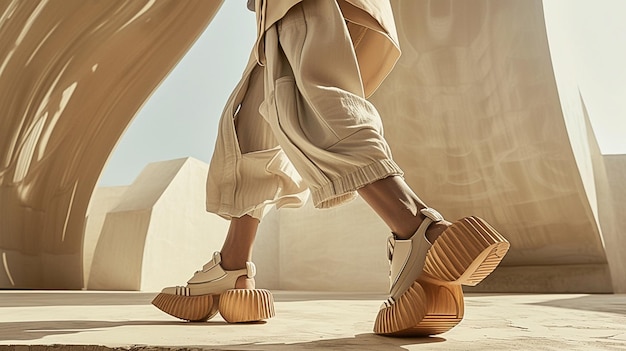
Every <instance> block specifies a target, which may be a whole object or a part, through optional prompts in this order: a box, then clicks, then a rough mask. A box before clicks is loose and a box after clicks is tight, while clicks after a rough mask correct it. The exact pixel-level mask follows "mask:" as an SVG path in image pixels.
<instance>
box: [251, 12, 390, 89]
mask: <svg viewBox="0 0 626 351" xmlns="http://www.w3.org/2000/svg"><path fill="white" fill-rule="evenodd" d="M300 1H302V0H255V12H256V16H257V33H258V34H257V41H256V48H255V55H256V59H257V61H258V62H259V64H261V65H263V64H264V62H265V57H264V51H265V50H264V47H263V40H264V39H263V36H264V34H265V31H266V30H267V29H269V28H270V27H271V26H272V25H273V24H274V23H276V22H277V21H278V20H280V19H281V18H282V17H283V16H284V15H285V14H286V13H287V11H289V9H290V8H291V7H293V6H294V5H296V4H297V3H299V2H300ZM337 2H338V4H339V6H340V7H341V11H342V12H343V15H344V17H345V19H346V20H347V21H349V22H352V23H354V24H357V25H359V26H360V27H362V28H363V29H365V30H364V31H363V32H361V33H359V36H358V40H359V44H358V45H355V46H356V49H355V50H356V56H357V59H358V62H359V68H360V71H361V78H362V79H363V88H364V91H365V97H369V96H370V95H372V94H373V93H374V92H375V91H376V89H377V88H378V87H379V86H380V84H381V83H382V82H383V80H384V79H385V78H386V77H387V75H389V73H390V72H391V70H392V69H393V67H394V66H395V64H396V62H397V61H398V58H399V57H400V45H399V43H398V34H397V32H396V25H395V22H394V19H393V13H392V11H391V4H390V3H389V0H338V1H337Z"/></svg>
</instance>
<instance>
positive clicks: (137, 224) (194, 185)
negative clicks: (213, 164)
mask: <svg viewBox="0 0 626 351" xmlns="http://www.w3.org/2000/svg"><path fill="white" fill-rule="evenodd" d="M208 168H209V167H208V165H207V164H205V163H203V162H200V161H198V160H195V159H192V158H186V159H178V160H171V161H165V162H157V163H152V164H149V165H148V166H146V168H144V170H143V171H142V172H141V174H140V175H139V176H138V177H137V179H136V180H135V181H134V182H133V184H132V185H131V186H129V187H128V189H127V190H126V191H125V192H124V193H123V194H122V195H121V196H120V197H119V199H118V201H117V204H116V205H115V207H113V208H112V209H111V210H109V211H108V212H107V213H106V217H105V220H104V223H103V224H102V226H101V230H100V231H99V232H98V229H100V228H98V226H97V225H95V226H93V229H94V232H89V231H88V232H86V237H90V238H95V237H97V238H98V239H97V244H96V245H95V247H93V251H92V252H89V251H88V249H89V247H87V246H86V247H85V255H86V256H87V255H89V256H92V257H93V260H92V261H91V263H90V264H89V265H88V266H86V267H85V268H86V269H87V268H88V269H89V272H90V274H89V278H88V280H87V281H86V287H87V289H90V290H144V291H158V290H160V289H161V288H162V287H163V286H167V285H173V284H184V283H185V280H186V279H187V278H189V277H190V276H191V273H193V272H194V271H195V270H196V269H198V268H200V267H202V265H203V264H204V263H205V262H206V261H207V260H208V259H209V258H210V257H211V254H212V253H213V251H215V250H217V249H219V248H220V247H221V245H222V242H223V241H224V237H225V236H226V231H227V230H228V222H227V221H226V220H224V219H222V218H220V217H218V216H216V215H214V214H210V213H207V212H206V211H205V210H204V204H205V201H204V200H205V196H204V193H203V192H201V191H198V189H202V188H203V187H204V184H205V182H206V174H207V172H208ZM99 200H100V199H98V198H94V200H93V202H94V203H98V202H100V201H99ZM90 215H91V213H90ZM91 223H92V218H89V220H88V221H87V225H88V227H89V225H90V224H91ZM92 241H95V240H92Z"/></svg>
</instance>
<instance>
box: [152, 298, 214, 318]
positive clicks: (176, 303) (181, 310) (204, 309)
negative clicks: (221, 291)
mask: <svg viewBox="0 0 626 351" xmlns="http://www.w3.org/2000/svg"><path fill="white" fill-rule="evenodd" d="M152 304H153V305H154V306H155V307H156V308H158V309H160V310H161V311H163V312H165V313H167V314H169V315H171V316H174V317H176V318H180V319H184V320H187V321H190V322H204V321H207V320H209V319H211V318H213V316H215V315H216V314H217V309H218V305H219V295H199V296H181V295H172V294H163V293H161V294H159V295H157V296H156V297H155V298H154V299H153V300H152Z"/></svg>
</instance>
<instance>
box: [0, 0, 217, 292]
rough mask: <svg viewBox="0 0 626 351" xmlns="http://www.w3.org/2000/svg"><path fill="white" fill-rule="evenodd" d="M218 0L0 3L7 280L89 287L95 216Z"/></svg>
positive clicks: (3, 273)
mask: <svg viewBox="0 0 626 351" xmlns="http://www.w3.org/2000/svg"><path fill="white" fill-rule="evenodd" d="M220 5H221V1H218V0H169V1H155V0H133V1H126V0H107V1H84V0H40V1H37V0H32V1H19V0H15V1H2V2H0V82H1V83H0V125H1V127H0V216H1V217H0V251H1V255H2V269H0V287H3V288H75V289H80V288H83V278H82V249H83V246H82V242H83V232H84V226H85V214H86V210H87V205H88V203H89V199H90V197H91V194H92V192H93V189H94V186H95V184H96V182H97V180H98V177H99V176H100V173H101V171H102V168H103V166H104V164H105V162H106V160H107V158H108V157H109V154H110V153H111V150H112V149H113V147H114V146H115V144H116V143H117V141H118V139H119V138H120V136H121V135H122V133H123V132H124V130H125V129H126V127H127V126H128V124H129V122H130V121H131V119H132V118H133V116H134V115H135V113H136V112H137V110H138V109H139V108H140V107H141V105H142V104H143V103H144V101H145V100H146V99H147V98H148V96H149V95H150V94H151V92H152V91H153V90H154V88H155V87H156V86H157V85H158V84H159V83H160V82H161V80H162V79H163V78H164V77H165V76H166V74H167V73H168V72H170V70H171V69H172V68H173V67H174V65H175V64H176V63H177V62H178V60H179V59H180V58H181V57H182V56H183V55H184V53H185V52H186V51H187V50H188V49H189V47H190V46H191V44H192V43H193V41H194V40H195V39H196V38H197V37H198V36H199V35H200V33H201V32H202V31H203V30H204V28H206V26H207V24H208V23H209V21H210V20H211V18H212V17H213V15H214V14H215V13H216V11H217V9H218V8H219V6H220Z"/></svg>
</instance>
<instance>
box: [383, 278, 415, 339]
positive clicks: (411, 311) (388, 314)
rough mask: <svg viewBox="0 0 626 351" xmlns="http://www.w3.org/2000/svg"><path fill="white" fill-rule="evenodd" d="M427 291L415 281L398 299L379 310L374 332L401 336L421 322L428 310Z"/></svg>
mask: <svg viewBox="0 0 626 351" xmlns="http://www.w3.org/2000/svg"><path fill="white" fill-rule="evenodd" d="M426 302H427V300H426V293H425V292H424V289H423V288H422V286H421V285H420V284H419V283H418V282H413V284H412V285H411V286H410V287H409V289H408V290H407V291H406V292H405V293H404V294H402V296H400V298H399V299H398V301H396V302H395V303H394V304H393V305H391V306H389V307H385V308H382V309H380V310H379V311H378V315H377V316H376V322H375V323H374V333H376V334H381V335H388V336H401V335H403V333H405V332H407V331H408V330H410V329H411V328H413V327H415V326H416V325H417V324H418V323H420V322H421V321H422V320H423V319H424V316H425V315H426V312H427V307H426Z"/></svg>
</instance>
